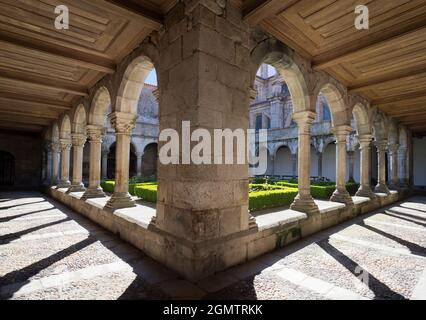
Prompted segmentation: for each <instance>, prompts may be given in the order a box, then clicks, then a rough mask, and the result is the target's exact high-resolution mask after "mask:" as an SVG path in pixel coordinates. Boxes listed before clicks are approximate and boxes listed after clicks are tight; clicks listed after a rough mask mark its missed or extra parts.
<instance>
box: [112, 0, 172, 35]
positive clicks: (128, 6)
mask: <svg viewBox="0 0 426 320" xmlns="http://www.w3.org/2000/svg"><path fill="white" fill-rule="evenodd" d="M106 1H107V2H109V3H112V4H113V5H115V6H117V7H119V8H121V9H124V10H126V11H127V12H130V13H132V14H136V15H138V16H139V17H142V18H143V19H144V20H145V22H146V23H147V24H149V25H150V26H151V27H152V28H154V29H156V30H158V29H160V28H161V27H162V25H163V21H164V14H163V12H162V11H163V8H161V7H155V6H152V5H151V6H149V5H147V4H145V3H144V2H145V1H139V2H136V1H130V0H106Z"/></svg>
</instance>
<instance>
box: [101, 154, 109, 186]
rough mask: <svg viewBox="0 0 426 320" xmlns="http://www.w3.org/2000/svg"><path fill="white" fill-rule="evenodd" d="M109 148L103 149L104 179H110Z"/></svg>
mask: <svg viewBox="0 0 426 320" xmlns="http://www.w3.org/2000/svg"><path fill="white" fill-rule="evenodd" d="M108 153H109V151H108V150H102V180H107V179H108Z"/></svg>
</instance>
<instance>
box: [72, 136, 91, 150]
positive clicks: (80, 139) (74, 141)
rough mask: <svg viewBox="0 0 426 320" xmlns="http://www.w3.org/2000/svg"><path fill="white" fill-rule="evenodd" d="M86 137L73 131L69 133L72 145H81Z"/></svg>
mask: <svg viewBox="0 0 426 320" xmlns="http://www.w3.org/2000/svg"><path fill="white" fill-rule="evenodd" d="M86 140H87V137H86V135H84V134H82V133H73V134H72V135H71V141H72V145H73V146H74V147H83V146H84V144H85V143H86Z"/></svg>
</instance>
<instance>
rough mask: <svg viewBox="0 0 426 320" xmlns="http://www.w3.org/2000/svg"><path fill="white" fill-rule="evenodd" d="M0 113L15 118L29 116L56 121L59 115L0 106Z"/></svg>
mask: <svg viewBox="0 0 426 320" xmlns="http://www.w3.org/2000/svg"><path fill="white" fill-rule="evenodd" d="M0 113H2V114H13V115H17V116H31V117H36V118H43V119H57V118H58V117H59V115H60V113H59V112H52V111H49V110H40V109H34V108H22V107H21V106H11V105H0Z"/></svg>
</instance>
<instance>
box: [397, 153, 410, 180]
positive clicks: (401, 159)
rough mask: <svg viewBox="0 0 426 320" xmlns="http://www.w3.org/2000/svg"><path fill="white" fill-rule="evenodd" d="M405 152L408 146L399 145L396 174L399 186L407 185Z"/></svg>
mask: <svg viewBox="0 0 426 320" xmlns="http://www.w3.org/2000/svg"><path fill="white" fill-rule="evenodd" d="M407 154H408V148H407V147H405V146H403V147H400V148H399V150H398V172H399V173H398V176H399V185H400V186H401V187H407V186H408V179H407V175H406V173H407Z"/></svg>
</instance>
